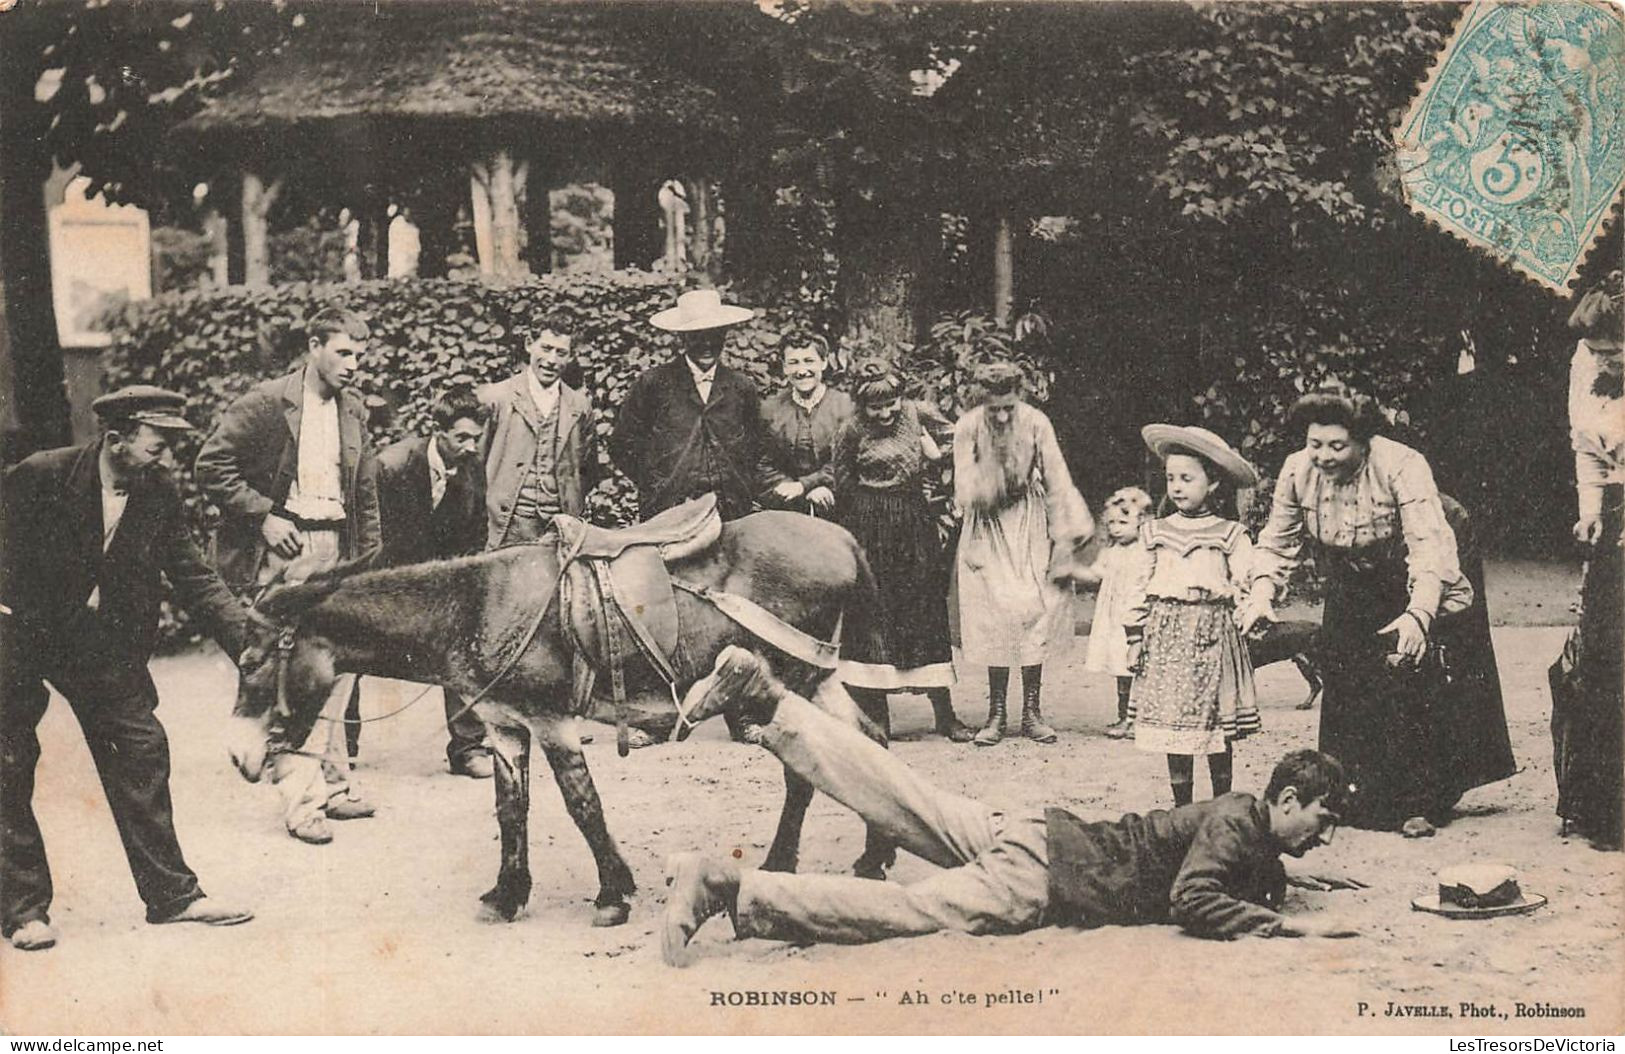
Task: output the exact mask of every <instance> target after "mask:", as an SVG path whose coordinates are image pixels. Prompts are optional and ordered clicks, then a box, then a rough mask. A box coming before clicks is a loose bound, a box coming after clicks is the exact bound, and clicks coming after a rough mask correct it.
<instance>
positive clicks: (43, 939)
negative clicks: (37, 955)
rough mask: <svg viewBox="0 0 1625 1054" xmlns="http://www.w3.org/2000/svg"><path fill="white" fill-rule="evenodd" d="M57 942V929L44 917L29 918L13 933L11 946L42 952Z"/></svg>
mask: <svg viewBox="0 0 1625 1054" xmlns="http://www.w3.org/2000/svg"><path fill="white" fill-rule="evenodd" d="M55 943H56V930H55V929H54V928H53V927H52V926H51V924H50V923H49V922H46V921H45V920H44V919H29V920H28V921H27V922H25V923H23V924H22V925H21V926H18V927H17V928H16V929H15V930H13V931H12V934H11V946H12V947H13V948H16V949H17V950H18V951H25V952H40V951H44V950H45V949H46V948H49V947H51V946H52V945H53V944H55Z"/></svg>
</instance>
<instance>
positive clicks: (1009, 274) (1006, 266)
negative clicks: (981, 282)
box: [993, 212, 1016, 326]
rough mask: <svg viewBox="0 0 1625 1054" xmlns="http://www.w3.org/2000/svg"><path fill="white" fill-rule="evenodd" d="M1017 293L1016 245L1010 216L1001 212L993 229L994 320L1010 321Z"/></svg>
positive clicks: (1002, 323) (998, 321)
mask: <svg viewBox="0 0 1625 1054" xmlns="http://www.w3.org/2000/svg"><path fill="white" fill-rule="evenodd" d="M1015 294H1016V245H1015V234H1014V232H1013V231H1012V230H1011V225H1010V217H1009V216H1008V215H1006V214H1004V213H1002V212H1001V213H1000V214H999V222H998V226H997V227H995V228H994V229H993V321H995V322H997V323H998V324H999V325H1001V326H1002V325H1004V324H1005V323H1006V322H1009V321H1010V305H1011V302H1012V301H1014V300H1015Z"/></svg>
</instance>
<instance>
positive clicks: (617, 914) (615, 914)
mask: <svg viewBox="0 0 1625 1054" xmlns="http://www.w3.org/2000/svg"><path fill="white" fill-rule="evenodd" d="M631 917H632V908H631V906H630V905H628V904H627V903H626V902H625V901H624V900H623V901H621V902H619V903H616V904H600V905H598V906H597V907H595V908H593V911H592V924H593V926H594V927H595V928H598V929H603V928H605V927H607V926H624V925H626V920H627V919H629V918H631Z"/></svg>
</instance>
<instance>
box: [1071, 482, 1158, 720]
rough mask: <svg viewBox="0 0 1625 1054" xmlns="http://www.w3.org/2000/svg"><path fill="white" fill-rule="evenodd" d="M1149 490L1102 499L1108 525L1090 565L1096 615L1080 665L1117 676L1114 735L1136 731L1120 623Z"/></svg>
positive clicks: (1130, 601)
mask: <svg viewBox="0 0 1625 1054" xmlns="http://www.w3.org/2000/svg"><path fill="white" fill-rule="evenodd" d="M1151 505H1152V502H1151V495H1149V494H1147V493H1146V492H1145V491H1143V490H1141V489H1140V488H1139V487H1124V488H1122V489H1121V490H1118V491H1116V492H1115V493H1113V494H1112V496H1111V497H1109V498H1107V499H1106V505H1105V511H1104V512H1103V513H1102V514H1101V520H1102V522H1104V523H1105V525H1106V542H1107V544H1106V546H1105V547H1104V548H1102V549H1101V551H1100V555H1099V556H1097V557H1096V558H1095V562H1094V564H1093V566H1091V567H1090V571H1091V572H1092V575H1093V576H1094V577H1096V578H1098V580H1099V582H1100V592H1099V593H1098V594H1097V595H1096V596H1095V620H1094V623H1093V624H1092V625H1091V626H1090V627H1089V651H1088V654H1087V656H1086V657H1085V659H1084V664H1083V668H1084V669H1086V670H1092V671H1094V672H1095V673H1110V674H1114V675H1116V677H1117V723H1116V724H1114V725H1110V726H1108V727H1107V729H1106V735H1107V736H1109V737H1110V738H1112V739H1127V738H1128V737H1129V736H1131V735H1133V734H1134V722H1132V721H1131V720H1129V716H1128V695H1129V688H1130V687H1131V686H1132V685H1133V684H1134V675H1133V674H1132V673H1130V672H1129V655H1128V635H1127V633H1125V632H1124V629H1123V627H1124V625H1125V624H1126V623H1127V622H1128V621H1129V619H1128V615H1129V611H1130V609H1131V608H1132V607H1133V606H1134V604H1135V602H1136V600H1137V599H1138V598H1137V597H1135V596H1134V595H1133V587H1134V582H1135V579H1136V578H1137V577H1138V575H1139V566H1140V565H1141V564H1142V563H1144V562H1145V560H1146V551H1145V547H1144V546H1142V545H1139V544H1138V542H1139V540H1140V525H1141V524H1142V523H1144V522H1145V521H1146V520H1147V519H1148V518H1149V517H1150V515H1151Z"/></svg>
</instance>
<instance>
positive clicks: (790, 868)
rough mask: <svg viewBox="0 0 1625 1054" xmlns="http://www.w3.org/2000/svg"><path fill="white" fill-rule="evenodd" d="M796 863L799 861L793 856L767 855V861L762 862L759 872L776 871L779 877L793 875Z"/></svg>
mask: <svg viewBox="0 0 1625 1054" xmlns="http://www.w3.org/2000/svg"><path fill="white" fill-rule="evenodd" d="M798 863H799V861H798V860H797V859H796V858H795V857H793V856H774V855H773V854H772V853H769V854H768V855H767V859H766V860H763V861H762V867H761V870H763V871H777V872H778V873H780V874H781V875H793V874H795V873H796V865H797V864H798Z"/></svg>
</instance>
